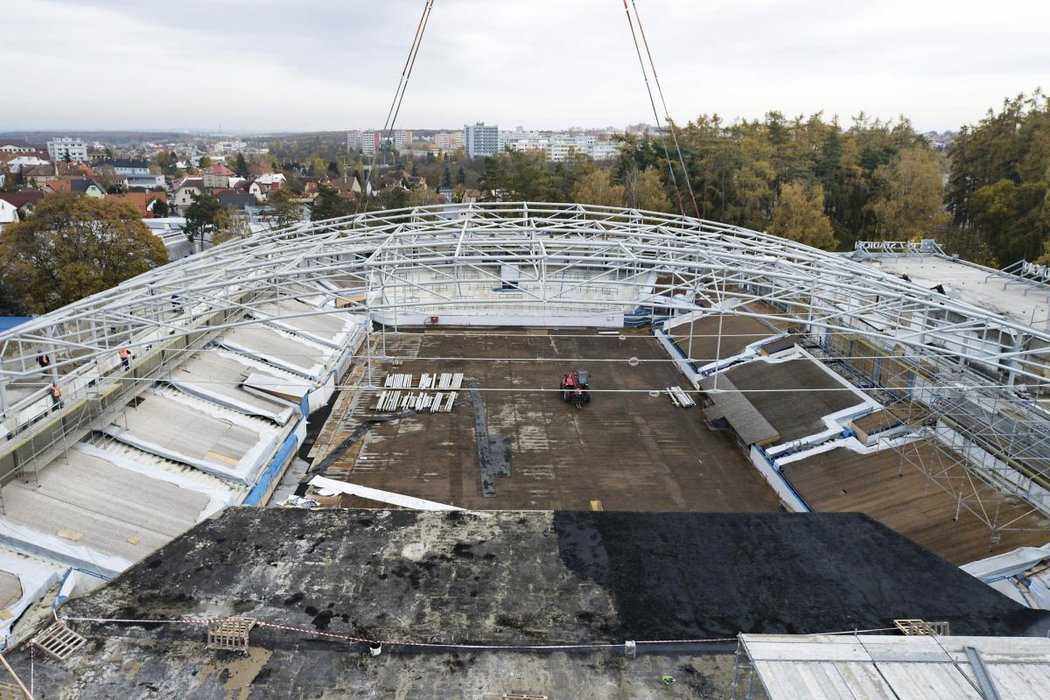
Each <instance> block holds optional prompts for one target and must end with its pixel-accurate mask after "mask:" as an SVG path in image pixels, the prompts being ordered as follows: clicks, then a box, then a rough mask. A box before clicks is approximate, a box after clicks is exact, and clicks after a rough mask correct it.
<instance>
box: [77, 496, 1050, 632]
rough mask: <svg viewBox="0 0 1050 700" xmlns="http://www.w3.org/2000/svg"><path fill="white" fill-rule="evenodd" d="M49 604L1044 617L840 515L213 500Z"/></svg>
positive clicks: (1016, 623) (597, 627)
mask: <svg viewBox="0 0 1050 700" xmlns="http://www.w3.org/2000/svg"><path fill="white" fill-rule="evenodd" d="M61 612H62V614H63V615H66V616H86V617H103V618H109V617H118V618H152V619H155V618H178V617H184V616H203V615H232V614H243V615H249V616H251V617H254V618H257V619H259V620H262V621H267V622H272V623H280V624H287V625H293V626H297V627H302V628H305V629H309V630H322V631H329V632H335V633H339V634H348V635H356V636H360V637H367V638H381V639H386V640H406V641H413V640H414V641H442V642H477V643H498V644H517V643H525V644H539V643H542V644H547V643H559V642H615V643H622V642H623V641H624V640H663V639H702V638H719V637H733V636H734V635H736V634H737V633H739V632H750V633H819V632H837V631H849V630H854V629H878V628H887V627H892V624H893V622H892V621H893V619H894V618H922V619H925V620H931V621H940V620H945V621H948V622H949V623H950V624H951V631H952V633H953V634H972V635H1026V634H1027V635H1037V634H1038V635H1044V634H1046V631H1047V630H1048V629H1050V613H1045V612H1040V611H1032V610H1029V609H1027V608H1024V607H1022V606H1020V605H1018V604H1016V603H1014V602H1013V601H1011V600H1009V599H1008V598H1006V597H1005V596H1002V595H1000V594H999V593H997V592H996V591H994V590H993V589H991V588H990V587H988V586H986V585H985V584H983V583H982V582H980V581H978V580H977V579H975V578H973V577H972V576H970V575H969V574H966V573H965V572H963V571H961V570H960V569H958V568H956V567H955V566H952V565H951V564H949V563H947V562H945V561H944V560H942V559H940V558H939V557H937V556H936V555H934V554H931V553H929V552H927V551H926V550H924V549H922V548H921V547H919V546H918V545H916V544H914V543H912V542H911V541H910V540H908V539H906V538H905V537H902V536H900V535H898V534H896V533H895V532H893V531H892V530H890V529H889V528H886V527H884V526H882V525H880V524H879V523H877V522H875V521H874V520H871V519H870V518H868V517H867V516H865V515H861V514H852V513H811V514H786V513H764V514H716V513H615V512H562V513H550V512H489V513H478V514H475V513H468V512H451V513H449V512H440V513H419V512H412V511H397V510H395V511H375V510H318V511H302V510H293V509H256V508H228V509H227V510H226V511H224V512H223V513H222V514H220V515H219V516H217V517H216V518H215V519H213V520H210V521H206V522H204V523H201V524H200V525H198V526H197V527H195V528H194V529H193V530H191V531H190V532H188V533H187V534H185V535H183V536H182V537H180V538H178V539H176V540H174V541H173V542H171V543H170V544H168V545H167V546H165V547H164V548H162V549H161V550H159V551H158V552H156V553H154V554H153V555H151V556H149V557H148V558H147V559H145V560H144V561H142V562H140V563H139V564H138V565H136V566H135V567H133V568H131V569H129V570H128V571H127V572H126V573H124V574H123V575H122V576H120V577H119V578H118V579H116V580H115V581H113V582H112V583H111V584H109V585H108V586H106V587H104V588H102V589H99V590H97V591H95V592H93V593H90V594H88V595H86V596H84V597H83V598H79V599H76V600H74V601H71V602H70V603H69V604H67V605H66V606H65V607H64V608H63V609H62V611H61ZM168 629H169V630H170V629H172V628H170V627H169V628H168Z"/></svg>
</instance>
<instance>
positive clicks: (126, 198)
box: [106, 192, 168, 219]
mask: <svg viewBox="0 0 1050 700" xmlns="http://www.w3.org/2000/svg"><path fill="white" fill-rule="evenodd" d="M106 199H108V200H110V201H111V202H122V203H124V204H130V205H131V206H132V207H134V209H135V211H137V212H138V213H139V214H140V215H141V216H142V217H144V218H147V219H150V218H153V216H154V213H153V210H154V207H155V206H156V203H157V202H164V203H165V204H167V203H168V195H167V193H166V192H125V193H123V194H111V195H109V196H107V197H106Z"/></svg>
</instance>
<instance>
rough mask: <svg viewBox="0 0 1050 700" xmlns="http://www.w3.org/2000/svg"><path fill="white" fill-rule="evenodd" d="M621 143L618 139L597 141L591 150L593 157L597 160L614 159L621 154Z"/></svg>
mask: <svg viewBox="0 0 1050 700" xmlns="http://www.w3.org/2000/svg"><path fill="white" fill-rule="evenodd" d="M622 145H623V144H621V143H620V142H618V141H597V142H595V144H594V148H593V150H592V151H591V158H594V159H595V160H614V159H615V158H617V157H618V156H619V155H620V147H621V146H622Z"/></svg>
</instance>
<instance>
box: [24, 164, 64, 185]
mask: <svg viewBox="0 0 1050 700" xmlns="http://www.w3.org/2000/svg"><path fill="white" fill-rule="evenodd" d="M20 170H21V173H22V182H24V183H26V184H28V185H30V186H33V187H42V186H44V185H47V184H49V183H52V182H54V181H55V180H58V179H59V175H58V169H57V168H56V167H55V166H54V165H52V164H51V163H48V162H47V161H44V163H42V164H41V165H29V166H25V167H22V168H21V169H20Z"/></svg>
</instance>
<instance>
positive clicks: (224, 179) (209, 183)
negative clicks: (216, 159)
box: [204, 163, 234, 189]
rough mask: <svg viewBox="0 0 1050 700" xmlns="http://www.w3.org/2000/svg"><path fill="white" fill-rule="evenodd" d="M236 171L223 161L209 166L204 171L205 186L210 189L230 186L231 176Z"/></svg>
mask: <svg viewBox="0 0 1050 700" xmlns="http://www.w3.org/2000/svg"><path fill="white" fill-rule="evenodd" d="M233 176H234V172H233V171H232V170H230V169H229V168H227V167H226V166H225V165H222V164H221V163H216V164H215V165H212V166H209V167H208V169H207V170H205V171H204V186H205V187H207V188H208V189H225V188H227V187H230V178H231V177H233Z"/></svg>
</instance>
